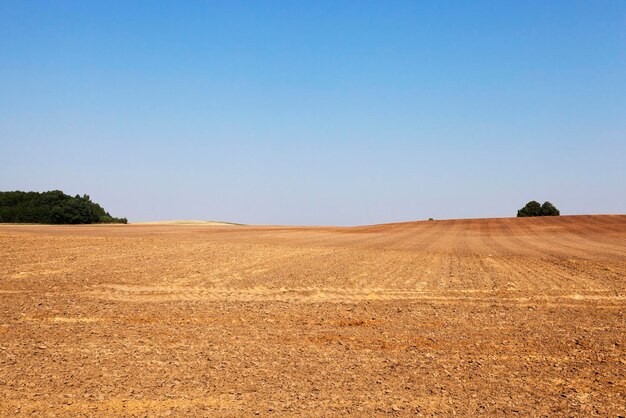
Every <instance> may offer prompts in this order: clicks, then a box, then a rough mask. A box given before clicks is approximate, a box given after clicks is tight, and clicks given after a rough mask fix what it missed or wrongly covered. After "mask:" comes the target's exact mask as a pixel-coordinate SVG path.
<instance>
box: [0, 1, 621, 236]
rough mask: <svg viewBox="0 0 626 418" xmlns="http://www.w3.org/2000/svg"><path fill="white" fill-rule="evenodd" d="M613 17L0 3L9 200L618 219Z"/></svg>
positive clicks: (568, 10)
mask: <svg viewBox="0 0 626 418" xmlns="http://www.w3.org/2000/svg"><path fill="white" fill-rule="evenodd" d="M625 41H626V3H624V2H618V1H613V2H602V3H600V2H591V1H589V2H575V3H574V2H567V1H555V2H549V3H545V2H473V3H467V4H466V3H448V4H441V3H440V2H420V3H418V4H416V3H415V2H404V1H397V2H361V1H359V2H348V1H347V2H341V3H339V4H336V3H333V2H315V3H310V4H301V3H298V2H294V3H273V2H268V3H260V2H250V3H245V2H206V3H200V2H198V3H180V2H141V1H138V2H132V3H126V2H123V3H96V2H94V3H89V4H87V3H82V2H63V3H58V2H52V1H49V2H45V1H42V2H29V1H21V2H4V3H1V4H0V87H1V89H2V90H1V91H2V94H1V95H0V190H3V191H9V190H27V191H30V190H32V191H45V190H52V189H60V190H63V191H64V192H65V193H68V194H71V195H75V194H81V195H82V194H88V195H90V196H91V198H92V200H94V201H95V202H98V203H100V204H101V205H102V206H103V207H104V208H105V209H106V210H108V211H109V212H110V213H111V214H112V215H113V216H119V217H127V218H128V220H129V221H130V222H139V221H159V220H173V219H198V220H216V221H227V222H237V223H246V224H283V225H289V224H291V225H363V224H375V223H386V222H395V221H409V220H418V219H427V218H429V217H432V218H435V219H448V218H478V217H479V218H488V217H510V216H515V214H516V212H517V209H519V208H521V207H522V206H523V205H524V204H525V203H526V202H528V201H529V200H538V201H540V202H543V201H545V200H549V201H551V202H552V203H554V204H555V205H556V206H557V207H558V208H559V209H560V210H561V213H562V214H563V215H570V214H596V213H597V214H600V213H602V214H623V213H626V199H624V196H626V164H624V161H626V48H624V45H626V43H625Z"/></svg>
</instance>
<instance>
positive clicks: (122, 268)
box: [0, 216, 626, 416]
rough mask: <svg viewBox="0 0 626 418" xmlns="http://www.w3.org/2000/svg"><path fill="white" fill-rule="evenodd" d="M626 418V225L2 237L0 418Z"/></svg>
mask: <svg viewBox="0 0 626 418" xmlns="http://www.w3.org/2000/svg"><path fill="white" fill-rule="evenodd" d="M383 413H389V414H394V415H408V414H423V415H431V414H441V415H452V414H457V415H462V416H467V415H479V414H484V415H486V416H494V415H496V416H497V415H500V416H509V415H512V414H520V415H531V416H542V415H550V416H618V415H624V414H626V216H563V217H556V218H519V219H518V218H513V219H473V220H449V221H430V222H428V221H427V222H412V223H401V224H389V225H376V226H367V227H356V228H324V227H310V228H309V227H307V228H305V227H251V226H227V227H222V226H204V225H184V226H183V225H111V226H104V225H97V226H32V225H1V226H0V416H12V415H23V416H31V415H34V416H37V415H42V416H50V415H54V414H57V415H64V416H65V415H69V416H79V415H85V416H94V415H101V416H146V415H148V416H165V415H173V416H181V415H186V416H189V415H220V416H240V415H255V414H260V415H272V414H276V415H295V414H302V415H306V416H313V415H315V416H319V415H358V416H369V415H375V414H383Z"/></svg>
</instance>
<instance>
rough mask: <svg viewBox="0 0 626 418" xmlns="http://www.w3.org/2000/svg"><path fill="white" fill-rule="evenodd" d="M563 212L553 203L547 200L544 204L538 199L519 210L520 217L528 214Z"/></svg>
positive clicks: (553, 214) (545, 214) (556, 214)
mask: <svg viewBox="0 0 626 418" xmlns="http://www.w3.org/2000/svg"><path fill="white" fill-rule="evenodd" d="M560 214H561V212H560V211H559V210H558V209H557V208H556V206H554V205H553V204H552V203H550V202H548V201H546V202H543V205H541V204H539V202H537V201H536V200H531V201H530V202H528V203H526V206H524V207H523V208H521V209H520V210H518V211H517V217H518V218H524V217H528V216H559V215H560Z"/></svg>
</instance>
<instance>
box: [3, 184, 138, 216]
mask: <svg viewBox="0 0 626 418" xmlns="http://www.w3.org/2000/svg"><path fill="white" fill-rule="evenodd" d="M0 222H3V223H7V222H12V223H39V224H94V223H122V224H125V223H128V221H127V219H126V218H114V217H113V216H111V215H109V213H108V212H107V211H105V210H104V209H103V208H102V206H100V205H99V204H97V203H94V202H92V201H91V199H90V198H89V196H88V195H83V196H79V195H76V196H74V197H72V196H69V195H66V194H65V193H63V192H62V191H60V190H52V191H49V192H41V193H40V192H21V191H14V192H0Z"/></svg>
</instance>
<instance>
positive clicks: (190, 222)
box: [133, 220, 241, 226]
mask: <svg viewBox="0 0 626 418" xmlns="http://www.w3.org/2000/svg"><path fill="white" fill-rule="evenodd" d="M133 225H205V226H237V225H241V224H237V223H233V222H223V221H194V220H173V221H152V222H133Z"/></svg>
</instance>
